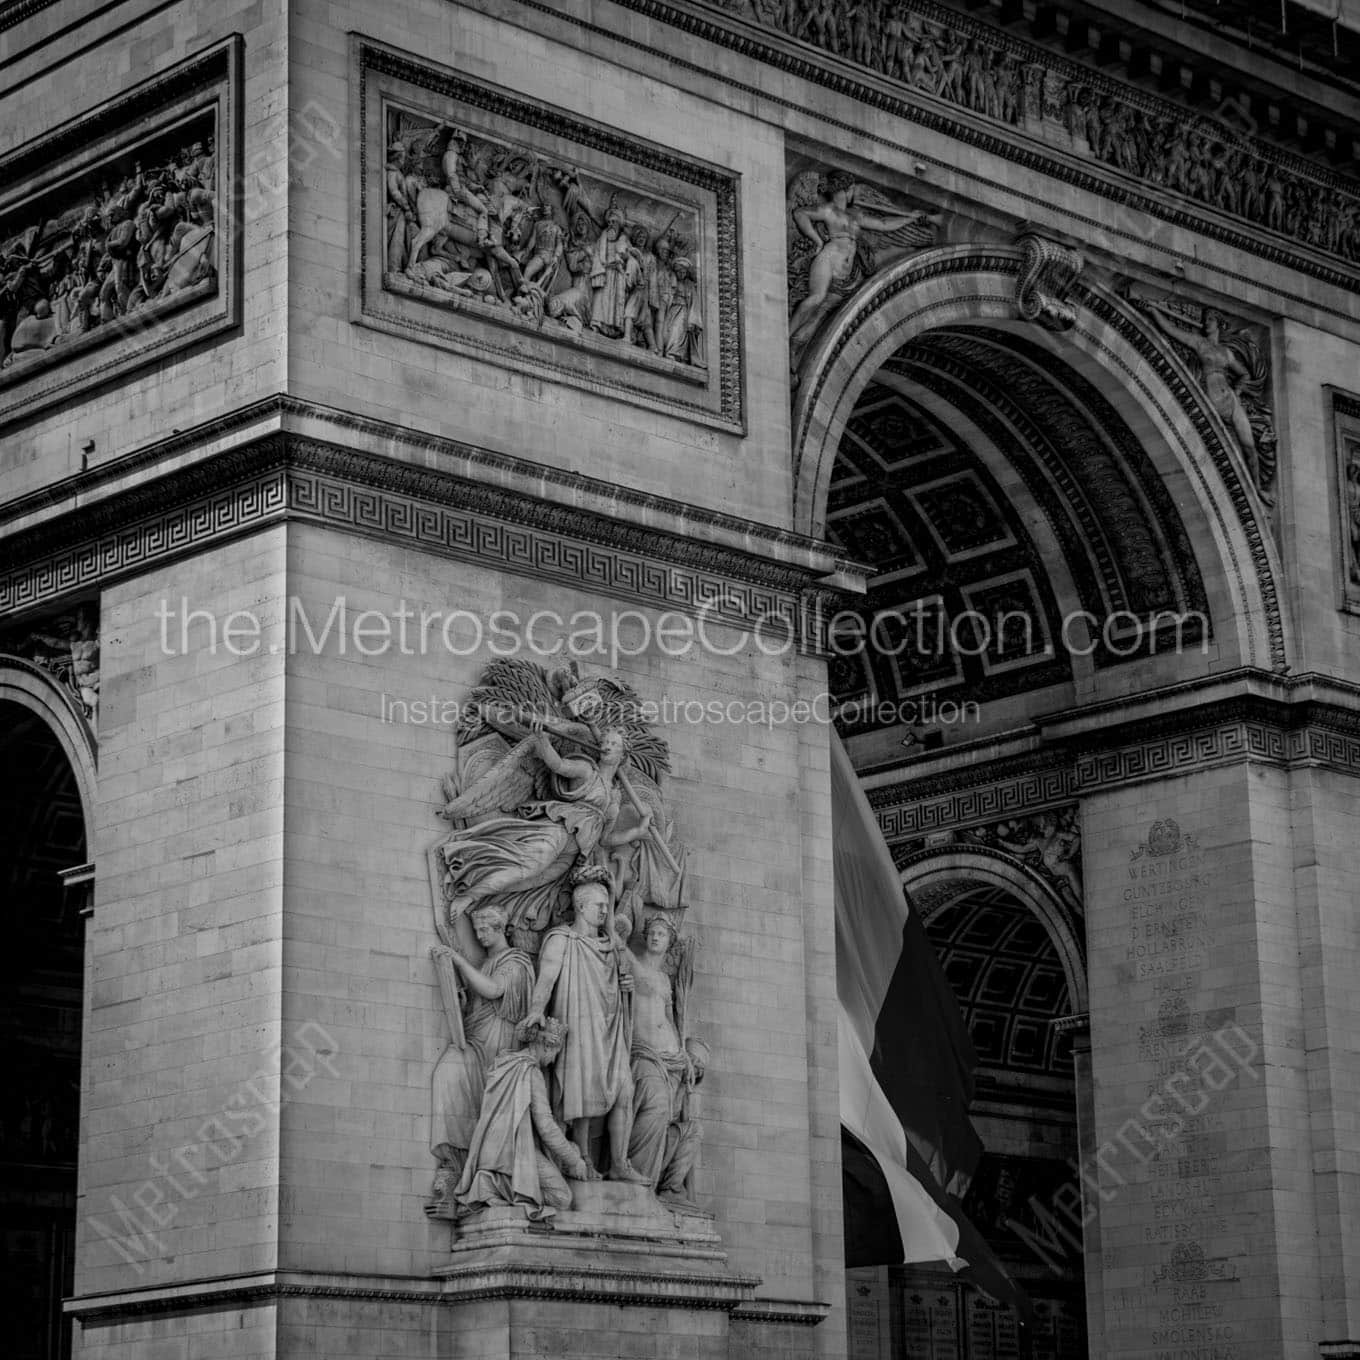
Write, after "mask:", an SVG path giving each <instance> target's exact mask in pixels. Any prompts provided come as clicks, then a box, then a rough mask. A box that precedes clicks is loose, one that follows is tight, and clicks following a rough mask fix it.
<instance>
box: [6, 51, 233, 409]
mask: <svg viewBox="0 0 1360 1360" xmlns="http://www.w3.org/2000/svg"><path fill="white" fill-rule="evenodd" d="M240 88H241V39H240V37H239V36H235V37H232V38H229V39H227V40H226V41H225V42H222V43H219V44H217V45H216V46H214V47H212V48H210V49H209V50H208V51H206V52H203V53H201V54H199V55H198V56H195V57H192V58H190V59H189V60H188V61H185V62H181V63H180V64H179V65H177V66H175V67H173V68H171V69H170V70H169V71H167V72H165V73H164V74H163V75H160V76H157V77H156V78H155V79H154V80H150V81H147V82H145V83H144V84H142V85H139V86H137V87H136V88H135V89H134V90H132V91H130V92H129V93H128V94H126V95H123V96H120V97H119V98H118V99H116V100H113V101H112V102H110V103H108V104H105V105H103V106H102V107H100V108H98V109H96V110H94V111H93V112H91V113H88V114H85V115H83V116H82V117H80V118H78V119H75V120H73V121H72V122H70V123H66V124H64V125H63V126H61V127H59V128H57V129H55V130H54V131H52V132H50V133H48V134H47V135H46V136H43V137H40V138H38V139H36V140H34V141H31V142H28V143H26V144H25V145H24V146H22V147H19V148H18V149H17V150H15V151H13V152H11V153H10V154H9V155H7V156H6V157H4V159H3V160H0V186H3V187H2V188H0V425H3V424H8V423H10V422H12V421H13V420H16V419H18V418H20V417H23V416H26V415H29V414H31V413H32V412H35V411H38V410H41V409H42V408H43V407H45V406H49V405H51V404H53V403H54V402H58V401H66V400H69V399H70V398H71V397H72V396H73V395H75V394H76V393H78V392H79V391H81V390H82V389H83V388H86V387H89V386H91V385H93V384H95V383H103V382H107V381H108V380H109V379H110V378H115V377H118V376H120V375H121V374H123V373H126V372H128V371H130V370H131V369H133V368H136V367H139V366H141V365H143V364H145V363H148V362H150V361H151V360H153V359H159V358H162V357H164V356H165V355H166V354H168V353H169V352H170V351H172V350H174V349H178V348H180V347H182V346H183V345H185V344H188V343H190V342H191V341H198V340H201V339H203V338H204V337H205V336H208V335H211V334H214V333H216V332H218V331H221V330H224V329H226V328H228V327H230V326H233V325H235V324H236V323H237V321H238V320H239V308H240V287H239V278H238V275H239V267H238V264H239V260H238V246H239V224H240V214H239V212H238V211H237V193H236V190H237V187H238V185H239V180H240V175H239V170H238V167H237V160H238V156H239V146H240V135H239V126H240Z"/></svg>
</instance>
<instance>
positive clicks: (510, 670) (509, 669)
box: [458, 657, 559, 744]
mask: <svg viewBox="0 0 1360 1360" xmlns="http://www.w3.org/2000/svg"><path fill="white" fill-rule="evenodd" d="M505 709H510V710H513V711H515V712H521V711H522V712H524V713H532V714H537V715H538V716H539V717H548V716H550V715H554V714H556V713H558V711H559V705H558V702H557V696H556V695H555V694H554V693H553V691H552V687H551V685H550V684H549V681H548V673H547V671H545V670H544V669H543V667H542V666H539V665H536V664H535V663H534V662H532V661H525V660H522V659H518V658H515V657H498V658H497V659H496V660H495V661H493V662H492V663H491V664H490V665H489V666H488V667H487V668H486V671H485V672H484V673H483V675H482V681H481V683H480V684H479V685H477V686H475V687H474V689H473V691H472V693H471V694H470V695H468V702H467V708H466V711H465V714H464V717H463V719H462V721H461V722H460V723H459V724H458V741H459V743H460V744H463V743H467V742H471V741H474V740H476V739H477V738H479V737H484V736H486V735H487V734H488V733H490V732H492V731H494V729H493V728H492V727H490V726H489V725H488V724H487V722H486V717H485V714H486V713H495V712H499V711H501V710H505Z"/></svg>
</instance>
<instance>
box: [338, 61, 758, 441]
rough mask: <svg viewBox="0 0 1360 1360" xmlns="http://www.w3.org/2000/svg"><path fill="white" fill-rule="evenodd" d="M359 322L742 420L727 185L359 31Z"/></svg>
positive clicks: (675, 158) (675, 407)
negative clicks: (379, 42)
mask: <svg viewBox="0 0 1360 1360" xmlns="http://www.w3.org/2000/svg"><path fill="white" fill-rule="evenodd" d="M352 66H353V74H354V84H355V90H356V100H357V110H356V113H355V119H356V123H357V136H356V143H357V147H358V152H357V154H358V164H357V166H356V171H355V183H356V189H357V196H358V202H357V204H356V212H355V229H354V244H355V251H356V254H357V256H358V257H359V262H360V280H359V295H358V297H357V298H356V299H355V300H354V304H353V308H352V316H353V319H354V320H355V321H356V322H359V323H361V324H363V325H369V326H374V327H376V328H378V329H381V330H388V331H393V332H395V333H398V334H404V335H407V336H409V337H410V338H412V339H416V340H419V341H422V342H424V343H429V344H435V345H439V346H441V347H443V348H445V349H451V350H454V351H456V352H458V353H463V354H468V355H470V356H472V357H475V358H481V359H486V360H489V361H490V362H493V363H497V364H501V365H505V366H509V367H512V368H516V369H522V370H526V371H529V372H532V373H537V374H540V375H542V376H544V377H550V378H553V379H556V380H558V381H562V382H567V383H570V384H572V385H575V386H580V387H586V388H589V389H591V390H597V391H601V392H606V393H610V394H612V395H615V396H617V397H620V398H622V399H624V400H627V401H630V402H636V403H638V404H641V405H644V406H650V407H654V408H656V409H661V410H668V411H674V412H677V413H681V414H684V415H685V416H687V417H688V418H691V419H699V420H702V421H705V422H707V423H709V424H715V425H718V426H721V427H724V428H727V429H731V430H734V431H739V430H741V429H742V428H743V378H742V368H741V319H740V306H739V293H740V266H739V239H738V231H737V177H736V176H735V175H732V174H729V173H727V172H725V171H723V170H721V169H719V168H717V167H715V166H711V165H708V164H706V163H703V162H700V161H696V160H693V159H691V158H689V157H686V156H683V155H681V154H679V153H677V152H673V151H669V150H665V149H662V148H660V147H657V146H654V145H652V144H650V143H644V142H640V141H637V140H634V139H633V138H630V137H627V136H624V135H623V134H621V133H618V132H615V131H612V130H609V129H606V128H602V127H600V126H598V125H597V124H594V123H587V122H585V121H584V120H581V119H578V118H574V117H572V116H571V115H570V114H569V113H567V112H565V111H563V110H560V109H555V108H550V107H548V106H546V105H542V104H538V103H535V102H532V101H529V100H525V99H518V98H513V97H511V96H510V95H508V94H506V93H505V92H504V91H503V90H500V89H497V88H494V87H491V86H487V85H483V84H481V83H480V82H478V81H475V80H472V79H470V78H468V77H466V76H464V75H462V74H459V73H455V72H453V71H450V70H448V69H447V68H444V67H435V66H431V65H428V64H426V63H425V62H423V61H421V60H419V59H417V58H416V57H413V56H410V55H407V54H405V53H402V52H398V51H395V50H393V49H390V48H386V47H382V46H380V45H378V44H376V43H373V42H371V41H369V40H367V39H362V38H358V37H356V38H354V40H353V44H352Z"/></svg>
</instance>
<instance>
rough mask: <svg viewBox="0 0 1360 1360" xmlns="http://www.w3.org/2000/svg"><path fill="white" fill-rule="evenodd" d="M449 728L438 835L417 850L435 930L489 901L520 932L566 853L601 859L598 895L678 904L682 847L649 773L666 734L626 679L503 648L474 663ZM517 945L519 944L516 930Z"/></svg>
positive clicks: (445, 932) (569, 857)
mask: <svg viewBox="0 0 1360 1360" xmlns="http://www.w3.org/2000/svg"><path fill="white" fill-rule="evenodd" d="M469 707H470V711H471V716H470V717H467V718H465V719H464V721H463V722H462V723H461V724H460V726H459V729H458V733H457V736H458V742H459V753H458V765H457V769H456V770H455V771H454V773H453V774H451V775H450V776H448V777H447V778H446V779H445V780H444V795H445V799H446V802H445V804H444V807H443V808H442V809H441V811H440V814H439V815H440V816H441V817H444V818H445V819H447V820H448V821H449V822H450V823H452V825H453V828H454V829H453V831H452V833H451V834H450V835H449V836H448V837H447V838H445V839H444V840H441V841H439V842H438V843H437V844H436V845H434V846H433V847H432V848H431V850H430V876H431V885H432V887H433V890H434V905H435V923H436V928H437V930H438V932H439V935H440V938H441V939H442V940H443V941H444V943H445V944H448V943H449V942H450V932H451V930H453V929H454V927H455V926H456V925H457V923H458V922H459V921H460V920H461V921H464V922H465V921H466V920H467V913H468V912H469V911H470V910H471V909H472V908H474V907H475V906H477V905H478V904H479V903H485V902H492V901H494V902H495V903H496V904H497V905H499V906H500V907H502V909H503V910H504V911H505V913H506V917H507V921H508V923H509V926H510V927H511V928H512V929H513V930H515V931H516V932H517V935H516V938H517V939H521V940H523V938H524V934H525V932H535V933H537V932H541V931H543V930H544V929H546V928H547V927H548V926H549V925H551V924H553V923H554V920H555V919H556V917H557V916H558V915H559V908H560V907H562V906H563V905H564V904H565V901H566V899H567V897H568V889H567V876H568V874H569V873H570V872H571V870H572V868H573V867H574V866H575V865H576V864H577V863H578V862H581V863H595V864H599V865H601V866H603V867H605V868H607V869H608V870H609V874H610V879H611V883H612V887H613V891H612V893H611V907H612V906H613V905H616V904H617V905H618V906H619V907H620V909H627V910H628V911H629V912H630V913H631V915H632V916H633V918H634V919H637V918H638V911H639V910H640V909H641V908H643V907H646V906H649V905H650V906H656V907H662V908H675V907H679V906H680V905H681V893H682V890H683V882H684V863H683V859H684V856H683V851H677V849H676V848H674V847H673V845H672V834H673V828H672V824H671V820H670V817H669V815H668V813H667V810H666V805H665V799H664V797H663V795H662V792H661V787H660V780H661V779H662V777H663V776H664V775H665V773H666V772H667V771H668V769H669V759H670V756H669V751H668V749H667V747H666V743H665V742H664V741H663V740H662V739H661V738H660V737H658V736H656V734H655V733H653V732H652V731H650V729H649V728H648V727H647V725H646V724H645V723H644V722H642V721H641V718H640V716H639V714H640V710H641V704H640V701H639V700H638V697H637V695H636V694H635V693H634V692H633V690H632V689H630V688H629V687H628V686H627V685H624V684H621V683H619V682H618V681H615V680H611V679H603V678H596V679H590V680H585V681H582V680H581V678H580V676H579V675H578V674H577V672H576V670H575V667H574V666H573V667H571V668H569V669H567V668H563V669H558V670H553V671H548V670H545V669H544V668H543V667H541V666H538V665H535V664H534V663H533V662H530V661H523V660H509V659H503V660H499V661H496V662H493V663H492V664H491V665H490V666H489V667H488V668H487V670H486V673H485V674H484V676H483V678H482V682H481V684H479V685H478V686H477V687H476V688H475V689H474V690H473V692H472V695H471V698H470V705H469ZM526 943H527V942H526Z"/></svg>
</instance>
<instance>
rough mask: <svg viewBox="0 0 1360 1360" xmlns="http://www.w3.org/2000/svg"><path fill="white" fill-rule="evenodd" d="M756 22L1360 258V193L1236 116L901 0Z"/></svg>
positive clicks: (775, 14) (820, 5) (781, 2)
mask: <svg viewBox="0 0 1360 1360" xmlns="http://www.w3.org/2000/svg"><path fill="white" fill-rule="evenodd" d="M751 9H752V12H753V15H754V17H755V18H756V19H757V20H758V21H759V22H761V23H763V24H765V25H766V26H768V27H770V28H773V29H776V30H777V31H779V32H781V33H783V34H785V35H786V36H788V37H791V38H797V39H801V40H803V41H805V42H809V43H812V44H813V45H815V46H817V47H820V48H821V49H822V50H823V51H826V52H829V53H831V54H833V55H834V56H837V57H842V58H844V59H846V60H848V61H853V62H855V63H857V64H858V65H860V66H863V67H866V68H867V69H869V70H872V71H875V72H877V73H878V74H880V75H884V76H887V77H889V78H890V79H893V80H899V81H901V82H903V83H904V84H906V85H909V86H911V87H912V88H914V89H917V90H920V91H922V92H924V93H926V94H930V95H934V96H935V97H937V98H939V99H943V100H946V101H948V102H949V103H951V104H956V105H958V106H960V107H961V108H965V109H967V110H969V111H970V112H972V113H976V114H980V115H982V116H983V117H985V118H989V119H993V120H995V121H997V122H999V123H1003V124H1008V125H1010V126H1014V127H1021V128H1023V129H1025V131H1027V132H1032V133H1035V134H1036V135H1038V136H1041V137H1043V138H1044V139H1045V140H1047V141H1050V142H1054V143H1057V144H1058V145H1060V146H1062V147H1064V149H1067V150H1070V151H1073V152H1076V153H1077V154H1079V155H1083V156H1088V157H1090V158H1092V159H1094V160H1097V161H1100V162H1101V163H1103V164H1105V165H1108V166H1111V167H1113V168H1114V169H1116V170H1120V171H1123V172H1125V173H1126V174H1128V175H1131V176H1133V177H1134V178H1136V179H1139V180H1142V181H1143V182H1145V183H1147V184H1149V185H1152V186H1154V187H1157V188H1163V189H1167V190H1170V191H1173V192H1175V193H1179V194H1183V195H1184V196H1186V197H1187V198H1190V199H1194V200H1196V201H1198V202H1200V203H1202V204H1205V205H1207V206H1209V207H1212V208H1216V209H1219V210H1221V211H1222V212H1225V213H1230V214H1232V215H1233V216H1235V217H1239V218H1243V219H1245V220H1247V221H1249V222H1252V223H1255V224H1257V225H1259V226H1261V227H1264V228H1267V229H1268V230H1270V231H1273V232H1279V233H1281V234H1282V235H1285V236H1288V237H1291V238H1293V239H1294V240H1296V241H1298V242H1300V243H1302V244H1304V245H1307V246H1311V247H1314V248H1316V249H1318V250H1323V251H1326V252H1328V253H1329V254H1332V255H1336V256H1340V257H1342V258H1344V259H1346V260H1352V261H1360V198H1357V197H1356V195H1355V194H1353V193H1351V192H1349V191H1348V190H1346V189H1344V188H1342V187H1341V186H1340V185H1338V184H1334V183H1327V182H1323V180H1322V179H1321V178H1318V179H1313V178H1311V177H1308V176H1307V175H1306V174H1302V173H1299V171H1297V170H1296V169H1294V168H1293V167H1290V166H1286V165H1282V164H1281V163H1280V161H1279V159H1278V158H1277V157H1276V156H1275V155H1273V154H1272V153H1271V151H1270V150H1269V148H1267V147H1266V146H1265V145H1264V144H1263V143H1259V142H1258V141H1257V140H1256V139H1254V138H1252V137H1249V136H1246V135H1244V134H1243V133H1242V132H1241V130H1240V129H1239V128H1237V127H1234V126H1230V125H1229V123H1228V122H1225V121H1216V120H1212V119H1209V118H1203V117H1200V118H1196V117H1193V116H1187V114H1186V111H1185V110H1184V109H1182V108H1179V107H1177V106H1174V105H1171V104H1162V103H1161V102H1160V101H1155V100H1152V99H1149V98H1147V97H1146V96H1143V95H1141V94H1140V93H1137V92H1135V91H1133V90H1129V91H1127V92H1125V91H1121V90H1120V89H1119V88H1118V87H1116V86H1115V85H1114V84H1113V83H1108V84H1107V83H1106V82H1104V81H1101V80H1100V79H1099V78H1098V77H1094V76H1092V75H1090V74H1088V73H1086V72H1082V71H1080V70H1079V69H1078V68H1075V67H1073V68H1068V69H1066V70H1064V69H1060V67H1059V66H1058V65H1057V64H1056V63H1054V61H1053V59H1052V58H1051V56H1050V55H1049V54H1048V53H1045V52H1043V51H1042V50H1041V49H1038V48H1031V47H1025V46H1021V45H1020V44H1018V43H1016V42H1014V41H1008V40H1006V39H1004V38H997V39H993V38H991V37H990V36H982V35H979V34H977V33H974V32H970V31H965V30H964V29H963V28H962V27H959V26H955V25H954V24H952V23H951V22H948V21H944V20H943V18H942V20H941V21H932V20H930V19H927V18H925V17H923V16H922V15H921V14H919V13H915V14H913V13H907V12H904V10H903V7H902V6H901V5H900V4H899V3H898V2H897V0H860V3H858V4H853V5H841V4H837V3H835V0H751Z"/></svg>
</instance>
